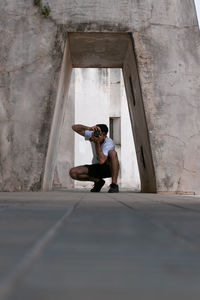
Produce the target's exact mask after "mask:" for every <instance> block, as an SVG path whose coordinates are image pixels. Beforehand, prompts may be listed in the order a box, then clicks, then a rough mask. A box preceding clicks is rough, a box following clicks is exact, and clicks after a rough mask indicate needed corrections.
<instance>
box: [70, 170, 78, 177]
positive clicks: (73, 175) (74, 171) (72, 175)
mask: <svg viewBox="0 0 200 300" xmlns="http://www.w3.org/2000/svg"><path fill="white" fill-rule="evenodd" d="M69 175H70V176H71V178H72V179H76V177H77V171H76V168H71V169H70V171H69Z"/></svg>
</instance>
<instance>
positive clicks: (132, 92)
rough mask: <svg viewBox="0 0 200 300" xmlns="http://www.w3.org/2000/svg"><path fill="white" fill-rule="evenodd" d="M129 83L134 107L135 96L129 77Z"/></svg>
mask: <svg viewBox="0 0 200 300" xmlns="http://www.w3.org/2000/svg"><path fill="white" fill-rule="evenodd" d="M129 83H130V88H131V96H132V99H133V105H134V106H135V96H134V91H133V83H132V78H131V76H129Z"/></svg>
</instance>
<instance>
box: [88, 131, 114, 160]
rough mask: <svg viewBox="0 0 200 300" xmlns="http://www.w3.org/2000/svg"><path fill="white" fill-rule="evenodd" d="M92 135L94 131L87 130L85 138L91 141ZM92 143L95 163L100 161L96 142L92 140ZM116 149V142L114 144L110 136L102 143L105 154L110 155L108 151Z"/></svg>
mask: <svg viewBox="0 0 200 300" xmlns="http://www.w3.org/2000/svg"><path fill="white" fill-rule="evenodd" d="M91 136H92V131H90V130H85V140H86V141H89V140H90V138H91ZM90 143H91V146H92V152H93V159H92V163H93V164H98V163H99V161H98V159H97V154H96V148H95V143H94V142H91V141H90ZM114 149H115V144H114V142H113V140H112V139H111V138H109V137H106V138H105V141H104V143H103V144H102V145H101V151H102V152H103V154H104V155H105V156H108V152H109V151H110V150H114Z"/></svg>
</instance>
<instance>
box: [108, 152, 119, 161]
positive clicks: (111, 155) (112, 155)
mask: <svg viewBox="0 0 200 300" xmlns="http://www.w3.org/2000/svg"><path fill="white" fill-rule="evenodd" d="M108 156H109V157H110V158H111V159H112V158H114V159H118V156H117V152H116V151H115V150H110V151H109V152H108Z"/></svg>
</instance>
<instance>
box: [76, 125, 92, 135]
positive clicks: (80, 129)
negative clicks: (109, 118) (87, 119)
mask: <svg viewBox="0 0 200 300" xmlns="http://www.w3.org/2000/svg"><path fill="white" fill-rule="evenodd" d="M72 129H73V130H74V131H75V132H77V133H78V134H80V135H83V136H84V132H85V130H92V129H91V127H89V126H85V125H81V124H74V125H73V126H72Z"/></svg>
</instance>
